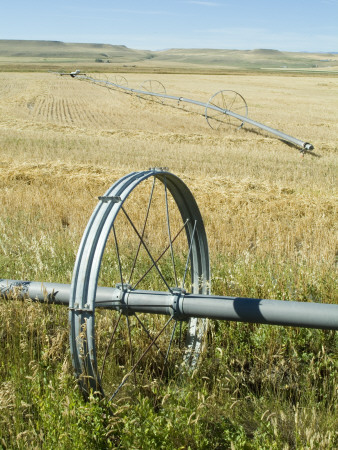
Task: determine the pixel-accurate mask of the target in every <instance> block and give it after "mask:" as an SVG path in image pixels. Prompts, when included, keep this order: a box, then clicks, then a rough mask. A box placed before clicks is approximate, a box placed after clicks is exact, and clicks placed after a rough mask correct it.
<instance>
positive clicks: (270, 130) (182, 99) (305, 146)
mask: <svg viewBox="0 0 338 450" xmlns="http://www.w3.org/2000/svg"><path fill="white" fill-rule="evenodd" d="M74 77H75V78H80V79H84V80H89V81H92V82H93V83H102V84H105V85H107V86H113V87H115V88H119V89H123V90H124V91H127V92H130V93H133V94H139V95H149V96H150V97H160V98H166V99H169V100H176V101H178V102H185V103H191V104H194V105H197V106H201V107H203V108H208V109H212V110H215V111H219V112H221V113H223V114H225V115H228V116H231V117H234V118H236V119H238V120H240V121H241V122H245V123H248V124H250V125H253V126H255V127H258V128H261V129H262V130H265V131H267V132H268V133H271V134H274V135H276V136H278V137H279V138H281V139H283V140H284V141H287V142H290V143H292V144H294V145H297V146H299V147H301V148H303V149H304V150H313V148H314V147H313V145H312V144H310V143H309V142H305V141H302V140H300V139H297V138H295V137H293V136H290V135H288V134H286V133H283V132H282V131H279V130H276V129H275V128H271V127H268V126H267V125H264V124H262V123H260V122H257V121H255V120H252V119H249V118H248V117H245V116H242V115H240V114H236V113H234V112H232V111H230V110H228V109H222V108H219V107H218V106H216V105H213V104H210V103H203V102H200V101H197V100H193V99H190V98H185V97H177V96H174V95H168V94H160V93H156V92H149V91H142V90H140V89H132V88H130V87H126V86H121V85H119V84H116V83H113V82H111V81H107V80H97V79H95V78H92V77H89V76H87V75H81V74H79V75H74Z"/></svg>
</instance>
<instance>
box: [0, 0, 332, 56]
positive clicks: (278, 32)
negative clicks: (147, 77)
mask: <svg viewBox="0 0 338 450" xmlns="http://www.w3.org/2000/svg"><path fill="white" fill-rule="evenodd" d="M0 39H43V40H58V41H64V42H91V43H94V42H95V43H105V44H123V45H126V46H127V47H130V48H135V49H145V50H161V49H167V48H225V49H240V50H243V49H256V48H273V49H277V50H284V51H329V52H330V51H331V52H333V51H335V52H338V0H281V1H274V0H257V1H254V0H252V1H251V0H236V1H234V0H225V1H221V0H213V1H208V0H205V1H197V0H196V1H194V0H173V1H170V0H166V1H162V0H141V1H136V0H119V1H114V0H92V1H89V0H54V1H49V0H9V1H5V0H2V5H1V10H0Z"/></svg>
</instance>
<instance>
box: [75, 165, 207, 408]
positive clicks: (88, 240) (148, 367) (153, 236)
mask: <svg viewBox="0 0 338 450" xmlns="http://www.w3.org/2000/svg"><path fill="white" fill-rule="evenodd" d="M107 197H109V198H110V199H111V198H115V197H119V198H120V199H121V201H119V202H117V203H114V202H113V201H107ZM100 198H101V200H100V202H99V203H98V205H97V207H96V208H95V210H94V212H93V214H92V216H91V218H90V220H89V222H88V225H87V228H86V230H85V232H84V235H83V238H82V241H81V244H80V247H79V251H78V256H77V259H76V263H75V267H74V272H73V281H72V288H71V298H70V325H71V332H70V344H71V353H72V361H73V366H74V369H75V373H76V375H77V377H78V380H79V384H80V387H81V389H82V391H83V393H84V394H85V396H88V395H89V393H90V392H91V391H92V392H98V393H100V395H103V396H105V397H106V398H107V399H109V400H111V399H112V398H114V397H115V396H116V395H118V394H119V393H120V391H122V387H123V389H124V390H125V389H133V388H134V385H135V384H136V385H140V386H141V385H144V383H148V382H149V380H151V379H154V378H156V379H160V378H162V377H164V378H165V377H167V376H171V375H173V374H174V373H175V372H176V371H177V370H176V369H178V372H179V371H180V370H181V369H182V367H184V368H193V367H194V366H195V365H196V362H197V359H198V356H199V354H200V351H201V346H202V340H203V335H204V333H205V325H206V322H205V320H203V319H190V320H189V321H188V322H182V321H179V320H177V319H176V318H174V317H173V316H170V317H166V316H159V315H152V314H134V315H132V316H131V315H128V312H127V313H121V312H118V311H111V310H110V311H107V310H103V309H101V308H98V307H96V305H95V294H96V288H97V285H98V284H99V285H101V284H104V285H108V286H113V287H115V286H116V285H119V286H120V289H121V290H126V289H130V288H131V289H137V290H138V289H147V290H160V291H167V292H168V291H169V290H170V289H172V288H173V287H179V288H182V287H184V288H186V289H187V290H188V291H190V292H193V293H205V294H207V293H209V279H210V271H209V255H208V245H207V240H206V234H205V229H204V225H203V222H202V218H201V215H200V212H199V209H198V207H197V204H196V202H195V200H194V198H193V196H192V194H191V193H190V191H189V190H188V188H187V187H186V186H185V184H184V183H183V182H182V181H181V180H180V179H179V178H177V177H176V176H174V175H173V174H170V173H169V172H166V171H163V170H157V169H154V170H149V171H145V172H136V173H132V174H130V175H127V176H126V177H124V178H122V179H120V180H119V181H117V182H116V183H115V184H114V185H113V186H112V187H111V188H110V189H109V190H108V191H107V192H106V194H105V195H104V196H103V197H100ZM154 261H156V264H155V265H154V264H153V263H154ZM121 284H122V285H123V286H121Z"/></svg>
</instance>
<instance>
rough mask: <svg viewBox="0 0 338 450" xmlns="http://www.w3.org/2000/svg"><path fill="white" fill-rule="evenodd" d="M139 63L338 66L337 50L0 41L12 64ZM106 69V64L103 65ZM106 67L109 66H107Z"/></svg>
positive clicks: (0, 59)
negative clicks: (140, 47) (160, 47)
mask: <svg viewBox="0 0 338 450" xmlns="http://www.w3.org/2000/svg"><path fill="white" fill-rule="evenodd" d="M37 63H38V64H46V65H47V64H53V65H60V64H68V63H69V64H79V65H80V66H81V65H82V68H83V67H84V66H85V65H87V66H88V65H90V64H98V63H105V64H107V63H108V64H114V65H119V66H121V65H122V67H123V66H124V65H137V67H140V68H146V67H149V68H154V67H164V68H169V67H171V68H180V67H211V68H220V69H221V68H231V69H236V68H237V69H286V68H289V69H291V68H293V69H309V68H318V69H320V68H329V69H331V70H332V68H333V69H338V57H337V55H336V54H334V53H306V52H304V53H292V52H281V51H278V50H273V49H257V50H220V49H169V50H162V51H149V50H133V49H130V48H128V47H126V46H125V45H110V44H79V43H65V42H61V41H29V40H0V65H1V64H2V65H6V66H7V67H8V65H9V64H17V65H18V64H19V65H20V64H21V65H23V64H37ZM101 68H102V69H103V67H102V66H101ZM105 70H107V68H105Z"/></svg>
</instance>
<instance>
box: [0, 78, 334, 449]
mask: <svg viewBox="0 0 338 450" xmlns="http://www.w3.org/2000/svg"><path fill="white" fill-rule="evenodd" d="M93 76H94V77H96V78H100V77H101V78H102V79H108V80H112V81H114V75H113V74H105V75H99V74H95V75H93ZM125 77H126V79H127V80H128V86H129V87H133V88H139V86H140V85H141V84H142V83H143V82H144V81H145V80H146V79H155V80H158V81H160V82H161V83H162V84H163V85H164V86H165V88H166V92H167V94H170V95H175V96H182V97H186V98H190V99H195V100H198V101H201V102H207V101H208V99H209V98H210V97H211V96H212V95H213V94H214V93H216V92H217V91H219V90H222V89H230V90H234V91H237V92H239V93H240V94H241V95H242V96H243V97H244V98H245V100H246V102H247V104H248V108H249V114H248V115H249V117H250V118H252V119H254V120H256V121H259V122H262V123H264V124H266V125H268V126H270V127H273V128H276V129H278V130H280V131H283V132H285V133H287V134H289V135H291V136H294V137H297V138H299V139H302V140H304V141H306V142H310V143H311V144H313V145H314V150H313V152H310V153H307V154H305V155H302V153H300V151H299V149H297V148H296V147H294V146H292V145H290V144H287V143H285V142H283V141H281V140H279V139H277V137H275V136H272V135H269V134H268V133H266V132H264V131H263V130H260V129H258V128H253V127H252V126H250V125H245V126H244V128H242V129H238V128H236V127H230V126H228V125H227V124H222V126H220V127H219V129H217V130H213V129H211V128H210V127H209V126H208V123H207V122H206V120H205V117H204V110H203V109H202V108H200V107H197V106H192V105H189V104H183V103H182V104H181V103H180V104H177V102H176V103H175V102H170V101H168V100H166V101H165V102H164V103H163V104H162V102H160V101H147V100H144V99H142V98H138V97H137V96H136V95H131V94H128V93H125V92H121V91H118V90H109V89H107V88H106V87H102V86H99V85H94V84H92V83H89V82H86V81H81V80H79V79H72V78H69V77H61V76H57V75H55V74H51V73H15V74H13V73H0V153H1V160H0V207H1V217H0V230H1V234H0V275H1V278H9V279H18V280H23V279H26V280H37V281H49V282H61V283H70V281H71V277H72V270H73V266H74V262H75V257H76V252H77V249H78V247H79V244H80V240H81V237H82V233H83V231H84V229H85V226H86V224H87V222H88V220H89V217H90V215H91V213H92V211H93V209H94V207H95V206H96V204H97V197H98V196H99V195H103V194H104V192H105V191H106V190H107V189H108V187H109V186H110V185H112V184H113V183H114V182H115V181H117V180H118V179H119V178H120V177H122V176H124V175H126V174H127V173H129V172H132V171H138V170H145V169H148V168H150V167H168V168H169V170H170V171H171V172H173V173H175V174H176V175H178V176H179V177H180V178H182V179H183V181H184V182H185V183H186V184H187V186H188V187H189V188H190V190H191V191H192V193H193V195H194V197H195V199H196V201H197V204H198V205H199V208H200V210H201V213H202V216H203V220H204V224H205V227H206V232H207V236H208V243H209V249H210V258H211V290H212V292H213V293H214V294H216V295H233V296H243V297H255V298H272V299H285V300H299V301H315V302H323V303H337V288H336V285H337V283H336V281H337V280H336V266H335V264H336V259H335V258H336V251H337V250H336V243H337V239H336V238H337V234H336V223H337V184H336V174H337V150H338V145H337V142H338V123H337V98H338V80H337V78H336V77H334V76H324V75H323V76H319V75H316V76H310V75H306V76H305V75H298V76H291V75H268V74H267V75H262V74H257V75H253V74H244V73H242V74H241V75H213V76H211V75H210V76H209V75H198V74H192V75H179V74H177V75H165V74H161V75H155V74H150V75H149V74H148V75H145V74H137V73H132V74H126V75H125ZM146 198H147V197H146V196H143V197H142V199H146ZM144 204H145V205H146V203H144ZM144 211H145V209H144V207H142V205H140V207H139V208H138V214H139V215H140V216H142V217H143V216H144V214H145V212H144ZM135 220H137V219H135ZM153 226H154V230H155V228H156V215H155V219H154V220H153ZM128 233H129V232H128V231H127V232H126V233H125V235H124V240H123V242H122V243H121V255H122V256H121V258H122V262H123V263H124V260H123V257H124V256H123V251H124V252H126V253H127V252H128V245H129V244H128V240H129V234H128ZM154 237H155V238H154ZM152 238H154V239H152ZM152 238H151V237H150V238H149V242H151V241H153V242H152V244H151V245H153V247H154V248H155V247H156V245H162V244H161V242H162V241H161V239H162V238H161V236H160V234H158V233H157V232H155V231H154V232H153V235H152ZM108 263H109V259H108ZM126 264H127V262H126ZM103 280H104V282H105V283H106V282H109V278H107V279H105V275H103ZM151 283H152V280H151V277H150V279H149V280H148V284H149V285H151ZM145 288H146V286H145ZM155 289H160V287H158V286H157V285H156V286H155ZM0 316H1V319H0V323H1V325H0V336H1V350H0V352H1V353H0V354H1V359H0V360H1V361H2V362H1V365H0V374H1V381H0V430H1V431H0V445H2V446H3V447H4V448H16V447H17V448H28V447H29V448H30V447H31V448H50V447H53V448H84V447H85V446H87V447H88V448H173V449H174V448H187V449H188V448H236V449H239V448H246V449H251V448H252V449H256V448H257V449H258V448H260V449H261V448H276V449H277V448H278V449H279V448H285V449H287V448H288V449H289V448H290V449H291V448H316V449H317V448H323V449H333V448H337V446H338V441H337V433H336V424H337V419H338V417H337V410H336V404H337V374H338V372H337V338H336V334H335V333H334V332H332V331H318V330H308V329H298V328H286V327H269V326H267V325H261V326H259V325H253V324H245V323H238V324H236V323H226V322H223V323H221V322H216V321H215V322H212V321H211V322H210V323H209V328H208V334H207V342H206V345H205V349H204V352H203V355H202V356H201V358H200V363H199V365H198V366H197V368H195V370H194V372H193V374H189V376H188V377H187V378H186V379H185V380H183V381H182V380H181V381H177V380H175V379H174V378H173V379H171V378H170V377H167V379H166V380H163V379H162V377H154V378H152V379H142V382H139V383H137V389H136V388H135V387H133V389H132V388H130V389H132V390H131V391H130V392H129V391H128V393H126V394H125V396H124V397H123V396H122V397H121V398H119V399H118V400H117V401H116V403H113V405H109V407H108V406H107V405H105V404H104V402H100V401H99V400H98V399H96V398H95V397H91V398H90V401H89V402H84V401H83V399H82V397H81V395H80V394H79V393H78V390H77V387H76V382H75V381H74V378H73V373H72V368H71V359H70V355H69V350H68V322H67V308H65V309H62V307H57V306H52V305H38V304H33V303H21V302H19V301H15V302H13V301H9V300H1V308H0ZM102 336H103V335H102ZM100 338H101V336H100V335H98V339H100ZM126 339H127V337H126ZM123 364H124V363H123ZM121 365H122V363H121ZM164 378H165V377H164ZM111 410H113V414H111ZM74 443H75V444H74Z"/></svg>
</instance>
